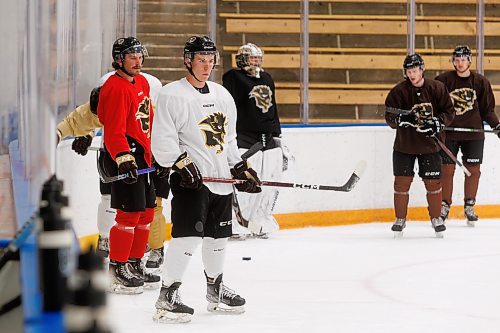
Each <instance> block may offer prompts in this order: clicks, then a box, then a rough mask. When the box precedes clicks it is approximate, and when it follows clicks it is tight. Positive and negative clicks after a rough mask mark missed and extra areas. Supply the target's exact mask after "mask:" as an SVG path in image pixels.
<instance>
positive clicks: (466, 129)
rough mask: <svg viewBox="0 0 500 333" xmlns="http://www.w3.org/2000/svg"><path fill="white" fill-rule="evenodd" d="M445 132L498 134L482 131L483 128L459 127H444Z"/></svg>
mask: <svg viewBox="0 0 500 333" xmlns="http://www.w3.org/2000/svg"><path fill="white" fill-rule="evenodd" d="M444 129H445V130H446V131H452V132H472V133H494V134H498V133H500V130H495V129H484V128H461V127H445V128H444Z"/></svg>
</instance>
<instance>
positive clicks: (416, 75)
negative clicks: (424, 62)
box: [406, 67, 424, 87]
mask: <svg viewBox="0 0 500 333" xmlns="http://www.w3.org/2000/svg"><path fill="white" fill-rule="evenodd" d="M406 77H408V79H409V80H410V82H411V84H412V85H413V86H415V87H421V86H422V85H423V84H424V71H423V70H422V69H421V68H420V67H413V68H409V69H407V70H406Z"/></svg>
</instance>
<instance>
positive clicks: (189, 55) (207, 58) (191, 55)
mask: <svg viewBox="0 0 500 333" xmlns="http://www.w3.org/2000/svg"><path fill="white" fill-rule="evenodd" d="M196 55H198V56H196ZM212 55H213V56H214V57H211V56H212ZM219 59H220V57H219V51H197V52H186V53H185V54H184V61H185V62H188V61H189V62H195V61H196V62H199V63H202V64H206V63H208V64H212V65H214V66H217V65H219Z"/></svg>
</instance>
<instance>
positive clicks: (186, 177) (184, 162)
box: [172, 152, 203, 191]
mask: <svg viewBox="0 0 500 333" xmlns="http://www.w3.org/2000/svg"><path fill="white" fill-rule="evenodd" d="M172 170H174V171H175V172H177V173H179V175H180V176H181V178H182V180H181V186H182V187H185V188H187V189H191V190H195V191H199V190H201V189H202V187H203V179H202V177H201V172H200V169H198V167H197V166H196V164H194V161H193V160H192V159H191V158H190V157H189V156H188V155H187V153H186V152H184V153H182V154H181V155H180V156H179V157H178V158H177V160H176V161H175V162H174V165H173V166H172Z"/></svg>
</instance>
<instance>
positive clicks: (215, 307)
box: [207, 303, 245, 315]
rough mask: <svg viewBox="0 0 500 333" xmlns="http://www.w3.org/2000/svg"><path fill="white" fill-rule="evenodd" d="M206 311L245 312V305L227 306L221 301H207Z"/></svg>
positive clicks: (221, 312) (223, 312) (233, 313)
mask: <svg viewBox="0 0 500 333" xmlns="http://www.w3.org/2000/svg"><path fill="white" fill-rule="evenodd" d="M207 311H208V312H212V313H218V314H227V315H239V314H242V313H244V312H245V306H243V305H242V306H229V305H226V304H223V303H208V305H207Z"/></svg>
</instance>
